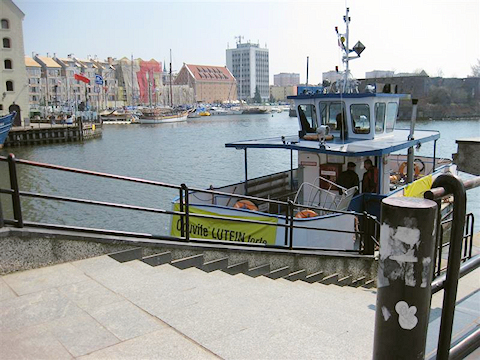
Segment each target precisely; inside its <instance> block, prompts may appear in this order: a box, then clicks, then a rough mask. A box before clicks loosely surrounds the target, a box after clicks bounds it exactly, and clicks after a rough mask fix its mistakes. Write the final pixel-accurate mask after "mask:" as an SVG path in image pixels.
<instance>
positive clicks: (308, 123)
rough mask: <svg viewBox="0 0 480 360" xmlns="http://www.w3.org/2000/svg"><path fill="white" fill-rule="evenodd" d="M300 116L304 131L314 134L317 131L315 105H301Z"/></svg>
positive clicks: (299, 108)
mask: <svg viewBox="0 0 480 360" xmlns="http://www.w3.org/2000/svg"><path fill="white" fill-rule="evenodd" d="M298 116H299V117H300V124H301V125H302V131H304V132H305V133H314V132H315V131H316V130H317V111H316V110H315V105H299V106H298Z"/></svg>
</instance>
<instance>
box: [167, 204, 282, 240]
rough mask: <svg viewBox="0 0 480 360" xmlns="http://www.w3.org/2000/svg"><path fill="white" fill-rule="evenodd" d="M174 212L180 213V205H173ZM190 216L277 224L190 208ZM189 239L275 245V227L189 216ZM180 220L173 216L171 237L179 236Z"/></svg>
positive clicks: (271, 220)
mask: <svg viewBox="0 0 480 360" xmlns="http://www.w3.org/2000/svg"><path fill="white" fill-rule="evenodd" d="M173 208H174V210H175V211H180V204H178V203H177V204H175V205H174V207H173ZM190 214H202V215H214V216H223V217H228V218H236V219H248V220H255V221H263V222H268V223H272V224H276V223H277V219H276V218H274V217H268V216H253V217H246V216H232V215H221V214H218V213H214V212H210V211H206V210H202V209H199V208H196V207H191V206H190ZM189 220H190V224H189V225H190V237H192V238H198V239H213V240H221V241H236V242H251V243H262V244H270V245H274V244H275V239H276V236H277V227H276V226H272V225H260V224H251V223H242V222H238V221H229V220H219V219H205V218H199V217H194V216H190V218H189ZM181 228H182V225H181V220H180V216H178V215H174V216H173V219H172V230H171V235H172V236H177V237H180V236H181Z"/></svg>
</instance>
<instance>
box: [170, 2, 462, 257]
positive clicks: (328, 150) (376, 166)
mask: <svg viewBox="0 0 480 360" xmlns="http://www.w3.org/2000/svg"><path fill="white" fill-rule="evenodd" d="M344 19H345V22H346V24H347V32H346V34H338V31H337V35H338V37H339V43H341V44H342V45H341V49H342V51H343V53H344V56H343V60H344V62H346V70H345V72H344V77H343V79H341V80H339V81H338V82H337V83H335V84H333V86H331V87H329V88H323V87H319V88H316V89H314V91H310V90H308V91H302V92H301V93H299V94H298V95H296V96H290V97H289V99H290V100H292V101H293V102H294V107H293V108H294V111H295V113H296V116H297V120H298V123H299V132H298V134H295V135H291V136H278V137H275V138H268V139H260V140H245V141H236V142H231V143H227V144H226V145H225V146H226V147H228V148H235V149H237V150H244V153H245V155H244V158H245V164H244V169H245V180H244V181H243V182H238V183H235V184H231V185H227V186H223V187H218V188H213V187H212V188H211V189H213V190H215V191H216V192H217V193H208V192H207V191H191V192H189V193H188V198H187V199H186V200H184V201H180V200H181V199H179V198H176V199H174V201H173V208H174V210H176V211H182V210H181V209H182V206H185V204H188V211H189V213H190V214H197V216H198V217H195V218H190V220H189V224H188V226H189V227H188V231H189V233H190V234H191V236H192V237H195V238H205V239H213V240H222V241H225V240H227V241H235V242H259V243H263V244H266V245H273V246H282V245H283V246H284V245H286V244H287V243H286V239H287V238H290V241H291V244H293V243H294V244H295V246H297V247H304V248H316V249H323V250H336V251H357V252H358V251H362V247H364V246H365V244H364V243H362V241H363V240H362V238H361V237H359V236H357V235H358V233H359V231H363V230H362V228H363V229H364V228H365V226H366V225H365V224H366V222H365V221H366V220H365V219H366V218H365V217H362V216H363V214H367V215H366V216H369V217H371V218H379V216H380V204H381V201H382V200H383V199H384V198H386V197H401V196H409V197H421V196H422V194H423V193H424V192H425V191H426V190H427V189H429V188H430V187H431V185H432V183H433V181H434V179H435V178H436V177H437V176H439V175H440V174H443V173H445V172H451V173H456V167H455V166H454V165H453V164H452V162H451V160H450V159H439V158H437V157H436V153H435V149H436V146H435V145H436V141H437V140H438V139H439V138H440V133H439V132H438V131H433V130H431V131H430V130H422V131H418V130H417V131H415V128H414V125H415V118H416V115H415V114H416V105H415V104H414V105H413V106H412V122H411V127H410V129H397V128H396V119H397V116H398V108H399V103H400V99H404V100H409V99H410V96H409V95H403V94H394V93H386V92H385V93H384V92H376V91H371V88H370V87H369V88H368V92H359V91H358V89H357V86H356V84H357V83H356V81H354V80H353V79H351V78H350V73H349V70H348V61H349V60H351V59H353V58H356V57H353V58H350V55H349V54H350V53H351V52H353V51H355V52H357V51H358V53H357V55H359V52H362V51H363V49H362V46H363V45H362V46H360V45H361V43H360V45H359V43H357V45H356V46H355V47H354V49H347V47H346V46H345V45H344V42H345V39H348V22H349V21H350V18H349V16H348V10H347V15H346V16H345V17H344ZM347 43H348V40H347ZM357 57H358V56H357ZM412 103H414V102H412ZM428 142H433V143H434V146H433V156H432V157H426V156H415V154H414V151H415V150H414V149H415V148H416V147H420V146H421V145H422V144H424V143H428ZM248 149H255V154H256V156H258V157H259V159H270V158H271V157H269V156H262V155H261V154H259V151H261V150H262V149H265V150H270V151H271V150H273V149H278V150H284V151H285V150H286V151H288V152H289V153H290V159H291V168H290V169H289V170H287V171H283V172H276V173H273V174H270V175H267V176H263V177H259V178H255V179H249V178H248V163H247V150H248ZM402 150H403V151H406V152H407V154H399V153H398V152H399V151H402ZM294 152H296V153H297V159H298V160H297V166H294V164H293V159H294V156H293V153H294ZM265 166H266V167H267V166H268V167H270V166H271V164H265ZM347 175H348V177H349V178H350V179H353V180H354V181H350V180H349V181H345V178H346V177H347ZM292 200H293V201H292ZM287 204H288V206H287ZM293 214H295V216H293ZM219 217H222V219H220V218H219ZM228 218H232V219H236V220H238V219H244V220H247V221H250V223H248V222H247V223H236V222H234V221H231V220H228ZM252 221H255V222H257V223H256V224H252V223H251V222H252ZM258 222H261V223H264V225H260V224H258ZM272 224H274V225H275V226H272ZM289 226H290V230H288V231H287V229H288V228H289ZM181 229H182V219H181V217H179V216H178V215H175V216H172V222H171V235H172V236H179V235H181ZM289 232H290V234H289Z"/></svg>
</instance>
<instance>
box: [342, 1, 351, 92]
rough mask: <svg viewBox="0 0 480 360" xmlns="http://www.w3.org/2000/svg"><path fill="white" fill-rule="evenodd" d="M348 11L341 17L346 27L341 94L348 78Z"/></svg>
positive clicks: (345, 87) (345, 88)
mask: <svg viewBox="0 0 480 360" xmlns="http://www.w3.org/2000/svg"><path fill="white" fill-rule="evenodd" d="M349 11H350V9H349V8H347V11H346V13H345V16H344V17H343V21H345V26H346V31H345V38H346V39H345V41H346V45H347V48H346V51H345V54H344V55H343V62H344V63H345V75H344V77H343V92H346V90H347V84H348V77H349V76H350V68H349V66H348V61H349V60H350V58H349V56H348V53H349V52H350V50H349V49H350V48H349V47H348V45H349V28H348V26H349V25H350V16H348V13H349Z"/></svg>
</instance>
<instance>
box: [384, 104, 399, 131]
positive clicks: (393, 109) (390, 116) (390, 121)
mask: <svg viewBox="0 0 480 360" xmlns="http://www.w3.org/2000/svg"><path fill="white" fill-rule="evenodd" d="M397 109H398V104H397V103H394V102H389V103H388V105H387V121H386V127H387V132H392V131H393V129H394V128H395V120H396V119H397Z"/></svg>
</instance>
